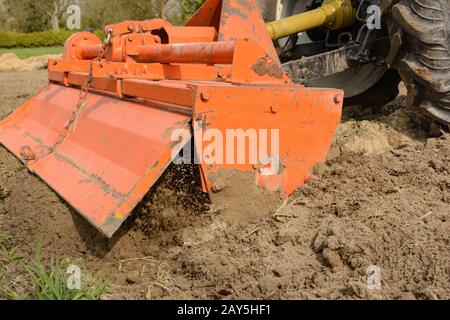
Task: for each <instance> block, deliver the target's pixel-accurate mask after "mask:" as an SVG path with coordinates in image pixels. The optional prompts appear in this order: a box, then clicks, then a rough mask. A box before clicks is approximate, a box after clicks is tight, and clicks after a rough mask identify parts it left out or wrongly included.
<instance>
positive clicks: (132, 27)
mask: <svg viewBox="0 0 450 320" xmlns="http://www.w3.org/2000/svg"><path fill="white" fill-rule="evenodd" d="M128 30H129V31H134V25H132V24H131V23H130V24H129V25H128Z"/></svg>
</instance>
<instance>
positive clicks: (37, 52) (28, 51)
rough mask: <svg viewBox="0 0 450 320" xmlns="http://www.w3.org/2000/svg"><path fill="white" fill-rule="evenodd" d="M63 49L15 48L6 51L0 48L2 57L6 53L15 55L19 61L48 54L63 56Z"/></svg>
mask: <svg viewBox="0 0 450 320" xmlns="http://www.w3.org/2000/svg"><path fill="white" fill-rule="evenodd" d="M63 50H64V48H63V47H43V48H15V49H5V48H0V56H1V55H2V54H5V53H14V54H16V56H17V57H18V58H19V59H28V58H31V57H38V56H43V55H48V54H52V55H53V54H61V53H63Z"/></svg>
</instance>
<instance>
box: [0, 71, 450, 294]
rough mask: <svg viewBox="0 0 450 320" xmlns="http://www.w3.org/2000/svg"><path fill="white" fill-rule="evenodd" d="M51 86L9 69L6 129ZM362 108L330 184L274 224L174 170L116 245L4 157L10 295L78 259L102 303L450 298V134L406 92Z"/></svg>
mask: <svg viewBox="0 0 450 320" xmlns="http://www.w3.org/2000/svg"><path fill="white" fill-rule="evenodd" d="M45 83H46V72H45V71H33V72H12V73H0V92H2V94H1V95H2V103H1V104H0V119H2V118H4V117H5V116H6V115H7V114H9V113H10V112H12V111H13V110H14V109H15V108H17V107H18V106H19V105H20V104H21V103H23V102H24V101H26V100H27V99H28V98H30V97H31V96H32V95H33V94H34V93H35V92H36V91H37V90H38V88H39V87H41V86H43V85H45ZM350 111H351V110H350ZM350 111H347V112H346V115H345V117H344V121H343V123H342V125H341V126H340V128H339V130H338V133H337V135H336V139H335V142H334V145H333V148H332V150H331V152H330V156H329V160H328V161H327V163H326V164H324V165H321V166H318V167H317V168H315V172H314V173H315V176H316V178H315V179H313V180H311V181H310V182H309V183H308V184H307V185H305V186H303V187H301V188H300V189H299V190H297V192H296V193H295V194H294V195H293V196H292V197H291V198H289V199H288V201H285V202H284V203H283V204H282V205H281V206H280V207H279V209H277V210H276V211H274V212H273V213H272V214H271V215H270V216H263V217H261V216H260V214H259V213H258V212H253V217H248V219H247V220H246V221H244V222H241V223H239V224H228V223H226V222H225V221H226V220H224V217H223V215H222V213H221V211H220V210H219V211H217V210H211V208H210V207H209V205H208V204H207V202H206V199H205V197H204V196H202V194H200V192H199V186H198V185H196V184H195V183H193V181H194V171H195V168H191V167H187V168H186V167H183V168H180V167H173V168H171V170H170V172H168V173H167V174H166V176H165V177H164V178H163V179H162V181H161V182H160V183H159V184H158V186H156V187H155V188H154V190H152V191H153V192H152V194H149V195H148V196H147V197H146V199H145V200H144V201H143V203H142V204H141V205H140V206H139V208H137V209H136V210H135V212H134V214H133V217H132V218H131V219H130V220H129V221H128V222H127V223H126V225H125V226H124V227H123V228H122V229H121V230H120V232H119V233H118V235H117V236H115V237H114V238H113V239H111V240H106V239H104V238H103V237H101V236H100V235H99V234H98V232H96V231H95V230H93V228H92V227H90V226H89V225H88V224H87V223H86V222H85V221H84V220H83V219H82V218H81V217H80V216H79V215H78V214H77V213H76V212H75V211H74V210H73V209H72V208H71V207H70V206H69V205H67V204H66V203H64V201H62V200H61V199H60V198H59V197H58V196H57V195H56V194H55V193H54V192H52V191H51V189H50V188H48V187H47V186H46V185H45V184H44V183H43V182H42V181H41V180H40V179H39V178H37V177H36V176H34V175H32V174H31V173H30V172H28V171H27V170H26V169H25V168H24V167H23V166H22V165H21V163H20V162H19V161H18V160H17V159H16V158H15V157H14V156H12V155H11V154H10V153H8V152H7V151H6V150H5V149H3V148H1V147H0V239H4V240H3V242H2V241H0V249H1V250H0V288H1V289H0V298H2V297H3V298H17V297H25V298H36V297H39V294H40V293H41V292H42V291H46V292H47V291H48V290H47V289H48V288H49V286H48V285H46V283H47V282H48V281H47V282H45V281H43V280H42V279H41V278H39V277H33V275H34V276H36V274H42V272H43V271H44V274H45V272H48V271H49V270H50V269H52V268H51V267H52V266H53V269H52V270H55V269H56V270H60V271H61V272H62V273H65V266H66V265H67V263H76V264H77V265H79V266H81V267H82V269H83V271H84V274H86V277H85V278H83V279H87V280H85V281H87V282H88V283H90V284H91V286H88V288H87V289H85V291H84V292H83V294H84V297H87V298H93V299H95V298H99V297H101V299H431V300H433V299H450V280H449V279H450V238H449V235H450V172H449V170H450V169H449V166H448V164H449V163H450V136H449V135H442V136H440V137H432V136H431V135H430V134H429V132H427V131H424V130H423V129H422V125H421V118H420V117H417V116H415V115H414V112H413V111H412V110H409V109H408V108H406V97H405V96H404V92H403V95H400V96H399V97H398V98H397V100H395V101H394V102H393V103H391V104H389V105H387V106H385V107H384V108H383V110H382V112H381V114H378V115H370V114H369V113H362V114H358V113H357V114H355V112H350ZM350 114H352V115H351V116H350ZM248 202H249V204H248V205H249V207H250V206H251V205H252V199H248ZM243 211H246V213H247V212H248V210H242V212H243ZM242 212H241V211H239V210H237V211H236V212H234V214H236V215H239V214H242ZM2 237H3V238H2ZM37 251H38V253H39V252H40V255H39V256H40V258H39V261H40V262H39V264H38V265H37V267H36V264H35V263H34V262H36V260H38V259H37V258H36V252H37ZM52 261H53V262H52ZM55 261H56V262H60V264H56V266H55ZM30 266H34V267H35V268H34V269H33V270H35V271H33V270H31V271H30ZM370 266H376V267H377V268H379V270H380V271H381V288H379V289H378V288H375V289H374V288H372V289H371V288H369V286H368V285H367V279H368V275H367V270H368V268H369V267H370ZM44 278H45V277H44ZM47 280H48V279H47ZM105 283H106V288H104V287H103V285H104V284H105ZM43 288H44V289H45V288H47V289H46V290H43ZM56 291H57V290H56ZM52 297H54V295H51V294H49V297H48V298H52ZM63 297H66V298H74V297H73V296H72V297H71V296H70V295H69V296H66V295H64V294H63ZM44 298H45V297H44Z"/></svg>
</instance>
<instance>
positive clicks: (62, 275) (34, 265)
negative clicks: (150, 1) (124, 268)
mask: <svg viewBox="0 0 450 320" xmlns="http://www.w3.org/2000/svg"><path fill="white" fill-rule="evenodd" d="M17 251H18V247H16V246H14V244H13V238H11V237H9V236H6V235H1V234H0V299H10V300H13V299H29V300H99V299H100V298H101V296H102V295H103V293H104V292H105V291H106V289H107V283H106V281H98V280H97V279H95V278H94V277H92V276H91V275H90V274H89V273H87V272H82V273H81V274H80V276H81V278H80V279H81V287H80V288H79V289H70V288H69V285H68V280H69V274H68V272H67V271H68V267H69V266H70V265H72V263H71V261H69V260H59V259H54V258H51V259H50V261H49V262H47V263H43V262H42V259H41V244H40V242H38V243H37V245H36V254H35V257H34V259H25V258H23V257H21V256H20V255H18V254H17ZM80 270H81V269H80Z"/></svg>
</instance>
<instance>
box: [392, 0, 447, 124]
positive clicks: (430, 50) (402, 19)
mask: <svg viewBox="0 0 450 320" xmlns="http://www.w3.org/2000/svg"><path fill="white" fill-rule="evenodd" d="M392 19H393V23H394V27H396V28H400V29H401V30H402V31H403V47H402V49H401V50H400V53H399V55H398V57H397V59H396V61H395V63H394V64H393V67H394V68H395V69H397V70H398V72H399V73H400V75H401V76H402V78H403V81H404V82H405V84H406V86H407V88H408V101H409V104H410V106H412V107H417V108H419V109H420V110H421V111H423V112H424V113H426V114H427V115H429V116H431V117H432V118H433V119H434V120H436V121H438V122H440V123H442V124H445V125H447V126H450V50H449V49H450V1H449V0H400V1H399V2H398V3H396V4H395V5H394V6H393V8H392Z"/></svg>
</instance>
